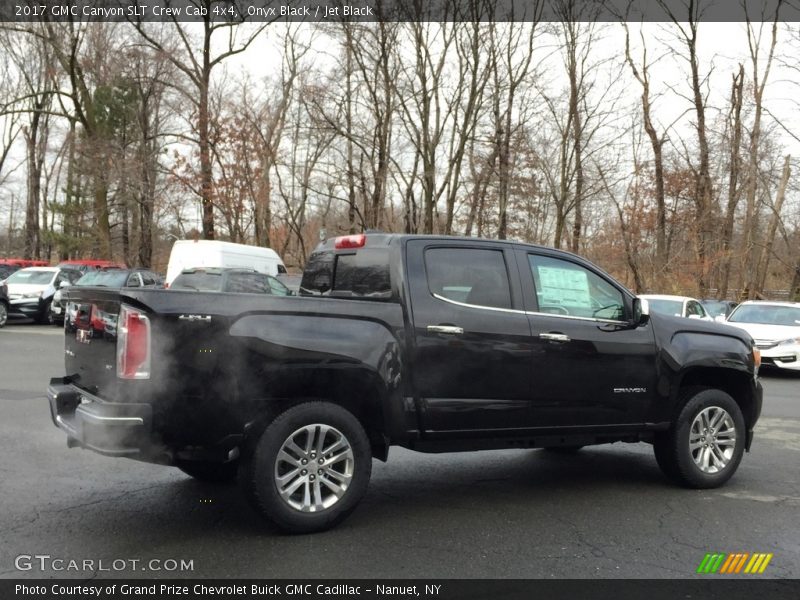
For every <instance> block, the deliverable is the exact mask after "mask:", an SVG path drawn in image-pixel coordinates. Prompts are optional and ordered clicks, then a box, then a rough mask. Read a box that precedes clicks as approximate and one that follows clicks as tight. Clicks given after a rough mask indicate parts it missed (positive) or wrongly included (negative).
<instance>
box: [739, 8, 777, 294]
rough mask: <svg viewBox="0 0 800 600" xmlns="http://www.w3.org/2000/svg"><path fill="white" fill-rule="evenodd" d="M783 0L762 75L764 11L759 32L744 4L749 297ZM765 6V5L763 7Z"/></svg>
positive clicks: (754, 280)
mask: <svg viewBox="0 0 800 600" xmlns="http://www.w3.org/2000/svg"><path fill="white" fill-rule="evenodd" d="M782 3H783V2H782V0H778V3H777V6H776V8H775V15H774V19H773V21H772V29H771V36H770V41H769V50H768V53H767V59H766V64H765V65H764V72H763V75H761V72H760V69H761V66H760V65H759V61H760V57H759V54H760V52H761V34H762V32H763V28H764V23H763V18H764V17H765V15H764V14H762V22H761V23H760V24H759V29H758V32H756V31H755V28H754V26H753V23H752V22H751V21H750V15H749V14H748V12H747V5H746V4H745V16H746V19H747V44H748V48H749V50H750V61H751V65H752V68H753V71H752V81H753V83H752V89H753V104H754V115H753V126H752V130H751V132H750V146H749V151H748V161H747V181H746V184H745V203H746V207H745V217H744V224H743V228H744V244H743V248H742V259H743V260H742V273H741V275H742V284H743V285H742V288H743V289H744V290H746V294H747V297H748V298H750V297H752V294H754V293H755V292H756V291H758V290H757V289H756V288H757V287H758V281H759V279H760V277H759V274H758V272H757V271H758V258H759V257H758V253H757V252H755V245H756V227H757V219H758V213H757V207H756V194H757V192H758V178H759V150H760V143H761V118H762V114H763V100H764V88H765V87H766V85H767V80H768V79H769V72H770V68H771V67H772V60H773V57H774V55H775V46H776V44H777V42H778V20H779V15H780V9H781V4H782ZM762 10H764V9H762Z"/></svg>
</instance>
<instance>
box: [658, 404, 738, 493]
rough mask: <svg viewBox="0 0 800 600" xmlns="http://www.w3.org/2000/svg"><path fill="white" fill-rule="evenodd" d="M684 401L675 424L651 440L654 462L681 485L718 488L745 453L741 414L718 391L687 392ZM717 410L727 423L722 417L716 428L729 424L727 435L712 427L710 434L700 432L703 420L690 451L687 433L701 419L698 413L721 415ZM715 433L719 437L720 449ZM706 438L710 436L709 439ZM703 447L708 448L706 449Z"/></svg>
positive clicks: (733, 470)
mask: <svg viewBox="0 0 800 600" xmlns="http://www.w3.org/2000/svg"><path fill="white" fill-rule="evenodd" d="M684 399H685V400H684V401H685V404H684V405H683V407H682V408H681V410H680V413H679V414H678V418H677V419H676V421H675V423H674V424H673V425H672V427H671V428H670V429H669V430H668V431H665V432H662V433H659V434H658V435H657V436H656V439H655V440H654V443H653V447H654V451H655V456H656V461H657V462H658V466H659V467H660V468H661V470H662V471H663V473H664V474H665V475H666V476H667V477H668V478H670V479H672V480H673V481H675V482H676V483H678V484H680V485H683V486H685V487H689V488H695V489H709V488H715V487H719V486H721V485H723V484H724V483H725V482H726V481H728V480H729V479H730V478H731V477H732V476H733V474H734V473H735V472H736V469H737V468H738V467H739V463H740V462H741V460H742V455H743V454H744V444H745V424H744V417H743V416H742V411H741V409H740V408H739V405H738V404H737V403H736V401H735V400H734V399H733V398H732V397H731V396H730V395H729V394H727V393H726V392H723V391H722V390H718V389H713V388H693V389H691V390H688V391H687V393H686V394H685V395H684ZM704 411H705V413H704ZM720 411H723V412H724V413H726V414H727V416H728V417H729V420H728V418H723V419H722V421H721V425H718V426H717V427H718V428H719V427H720V426H722V425H724V424H725V423H728V424H729V425H728V426H726V433H722V432H720V431H719V429H713V428H712V429H711V430H710V432H711V433H706V432H705V431H706V430H705V429H701V428H702V427H703V425H702V421H698V424H697V425H696V427H697V428H698V429H696V431H695V433H694V434H693V435H694V436H695V437H696V438H697V439H696V440H695V442H694V443H696V444H698V446H699V447H697V448H695V449H694V450H692V449H690V434H692V431H691V430H692V426H693V424H694V423H695V420H696V419H702V417H701V414H706V415H709V414H710V415H712V416H713V415H720V416H724V415H722V413H721V412H720ZM712 434H713V435H712ZM717 434H719V436H720V437H719V440H720V441H719V444H720V445H719V446H717V443H718V442H717V437H716V435H717ZM731 435H733V436H735V441H734V442H733V445H731V444H730V439H731ZM698 436H704V437H698ZM705 436H709V437H708V440H707V439H706V437H705ZM723 436H724V437H723ZM705 444H708V446H707V447H705ZM728 449H730V453H729V454H728ZM723 450H724V454H723V452H722V451H723ZM693 452H696V453H697V455H696V456H695V455H694V454H693ZM704 452H705V454H706V458H705V462H706V465H705V468H704V467H703V465H702V464H698V462H697V461H700V463H702V462H703V453H704ZM718 460H719V463H718Z"/></svg>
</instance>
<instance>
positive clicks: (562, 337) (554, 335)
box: [539, 333, 570, 342]
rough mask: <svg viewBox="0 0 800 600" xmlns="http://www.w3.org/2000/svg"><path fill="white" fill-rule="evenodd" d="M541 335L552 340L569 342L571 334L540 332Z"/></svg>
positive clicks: (544, 338)
mask: <svg viewBox="0 0 800 600" xmlns="http://www.w3.org/2000/svg"><path fill="white" fill-rule="evenodd" d="M539 337H540V338H542V339H543V340H548V341H550V342H568V341H570V340H569V336H568V335H564V334H563V333H540V334H539Z"/></svg>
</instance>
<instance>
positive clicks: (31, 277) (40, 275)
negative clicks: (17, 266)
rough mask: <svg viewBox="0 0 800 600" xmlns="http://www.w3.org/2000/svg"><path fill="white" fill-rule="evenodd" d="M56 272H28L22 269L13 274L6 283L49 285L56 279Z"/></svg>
mask: <svg viewBox="0 0 800 600" xmlns="http://www.w3.org/2000/svg"><path fill="white" fill-rule="evenodd" d="M55 275H56V272H55V271H27V270H25V269H22V270H21V271H17V272H16V273H14V274H12V275H11V276H10V277H9V278H8V279H6V283H29V284H33V285H47V284H48V283H50V282H51V281H52V280H53V277H55Z"/></svg>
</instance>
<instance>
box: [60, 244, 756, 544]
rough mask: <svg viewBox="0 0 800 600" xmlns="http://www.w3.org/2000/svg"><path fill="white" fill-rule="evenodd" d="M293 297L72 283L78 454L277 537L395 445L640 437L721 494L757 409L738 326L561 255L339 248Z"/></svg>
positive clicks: (313, 266)
mask: <svg viewBox="0 0 800 600" xmlns="http://www.w3.org/2000/svg"><path fill="white" fill-rule="evenodd" d="M300 293H301V295H300V296H298V297H276V296H264V295H251V294H236V293H222V294H220V293H203V292H190V291H177V290H145V289H123V290H113V291H112V290H103V289H94V288H82V289H79V288H70V289H69V290H68V292H67V294H68V310H67V319H66V323H65V333H66V340H65V353H66V359H65V360H66V373H67V376H66V377H60V378H56V379H53V380H52V381H51V383H50V387H49V390H48V396H49V400H50V408H51V412H52V417H53V421H54V422H55V424H56V425H57V426H58V427H60V428H61V429H62V430H64V431H65V432H66V434H67V443H68V445H69V446H70V447H82V448H87V449H90V450H94V451H95V452H99V453H101V454H106V455H109V456H118V457H128V458H133V459H137V460H142V461H148V462H154V463H160V464H164V465H173V466H177V467H179V468H180V469H182V470H183V471H185V472H186V473H188V474H189V475H191V476H194V477H196V478H198V479H204V480H213V481H226V480H233V479H234V478H236V477H237V475H238V478H239V482H240V484H241V485H242V487H243V489H244V490H245V492H246V494H247V495H248V497H249V498H250V499H251V501H252V502H253V504H254V505H255V507H256V508H257V509H258V510H259V511H260V512H261V513H263V514H264V515H265V516H266V517H268V518H269V519H270V520H271V521H272V522H274V523H275V524H277V525H278V526H279V527H280V528H282V529H284V530H286V531H291V532H310V531H318V530H322V529H325V528H327V527H330V526H332V525H334V524H336V523H338V522H340V521H341V520H342V519H344V518H345V517H346V516H347V515H348V514H349V513H350V512H351V511H352V510H353V509H354V508H355V506H356V505H357V503H358V502H359V500H360V499H361V498H362V496H363V495H364V493H365V491H366V489H367V484H368V481H369V478H370V472H371V465H372V459H373V458H378V459H380V460H386V459H387V457H388V451H389V447H390V446H392V445H399V446H403V447H406V448H410V449H413V450H419V451H423V452H452V451H464V450H479V449H492V448H547V449H553V450H561V451H574V450H577V449H578V448H580V447H582V446H586V445H591V444H603V443H609V442H620V441H622V442H647V443H651V444H653V446H654V448H655V456H656V459H657V461H658V464H659V465H660V467H661V468H662V470H663V471H664V473H665V474H666V475H667V476H668V477H670V478H671V479H673V480H675V481H676V482H678V483H680V484H682V485H685V486H689V487H695V488H710V487H715V486H719V485H722V484H723V483H724V482H725V481H727V480H728V479H729V478H730V477H731V476H732V475H733V473H734V471H736V469H737V467H738V465H739V462H740V461H741V458H742V454H743V452H744V451H745V450H746V449H747V450H749V448H750V444H751V442H752V438H753V427H754V425H755V423H756V421H757V420H758V417H759V415H760V412H761V398H762V390H761V385H760V383H759V381H758V367H759V362H760V359H759V354H758V350H756V349H755V347H754V344H753V340H752V339H751V338H750V337H748V335H747V334H746V333H744V332H742V331H741V330H738V329H735V328H732V327H728V326H726V325H721V324H718V323H705V322H701V321H697V320H691V319H682V318H675V317H667V316H662V315H655V314H654V315H649V314H648V310H647V305H646V302H645V301H643V300H641V299H639V298H637V297H636V296H635V295H634V294H632V293H631V292H629V291H628V290H627V289H625V287H624V286H622V285H620V284H619V283H617V282H616V281H615V280H614V279H613V278H611V277H610V276H609V275H607V274H606V273H604V272H603V271H602V270H600V269H598V268H597V267H596V266H594V265H592V264H591V263H589V262H587V261H586V260H583V259H582V258H580V257H578V256H575V255H573V254H569V253H567V252H563V251H559V250H554V249H552V248H546V247H539V246H532V245H526V244H520V243H513V242H507V241H493V240H478V239H468V238H453V237H429V236H415V235H390V234H359V235H354V236H344V237H340V238H336V239H335V240H329V241H327V242H325V243H323V244H322V245H321V246H320V247H319V248H317V249H316V250H315V252H314V254H313V255H312V256H311V257H310V259H309V262H308V265H307V266H306V269H305V272H304V274H303V280H302V283H301V288H300Z"/></svg>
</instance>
